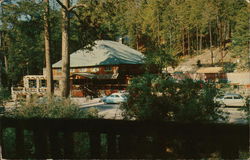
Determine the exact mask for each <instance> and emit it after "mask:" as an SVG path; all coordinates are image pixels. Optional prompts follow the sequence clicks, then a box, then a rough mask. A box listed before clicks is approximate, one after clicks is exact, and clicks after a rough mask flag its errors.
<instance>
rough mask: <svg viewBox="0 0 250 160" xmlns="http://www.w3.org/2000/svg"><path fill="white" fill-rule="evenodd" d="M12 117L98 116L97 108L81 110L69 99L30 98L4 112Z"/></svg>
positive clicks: (6, 115)
mask: <svg viewBox="0 0 250 160" xmlns="http://www.w3.org/2000/svg"><path fill="white" fill-rule="evenodd" d="M4 116H5V117H13V118H98V112H97V110H93V109H92V110H91V111H88V110H87V111H86V110H85V111H83V110H81V109H80V108H79V106H77V105H76V104H74V103H72V101H70V99H64V98H59V97H53V98H51V99H48V98H40V99H38V98H36V97H34V98H31V99H30V100H29V101H28V102H23V103H21V104H20V105H19V106H18V107H15V108H14V109H12V110H11V111H7V112H6V113H5V114H4Z"/></svg>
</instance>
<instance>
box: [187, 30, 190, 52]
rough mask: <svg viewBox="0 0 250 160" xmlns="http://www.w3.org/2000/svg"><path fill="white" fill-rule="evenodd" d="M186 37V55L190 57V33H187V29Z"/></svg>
mask: <svg viewBox="0 0 250 160" xmlns="http://www.w3.org/2000/svg"><path fill="white" fill-rule="evenodd" d="M187 36H188V51H187V54H188V55H190V33H189V28H188V31H187Z"/></svg>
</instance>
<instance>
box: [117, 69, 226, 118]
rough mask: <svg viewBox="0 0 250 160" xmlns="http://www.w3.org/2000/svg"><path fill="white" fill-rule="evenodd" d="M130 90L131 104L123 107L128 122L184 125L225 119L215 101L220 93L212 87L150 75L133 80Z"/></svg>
mask: <svg viewBox="0 0 250 160" xmlns="http://www.w3.org/2000/svg"><path fill="white" fill-rule="evenodd" d="M128 91H129V97H128V101H127V103H125V104H123V105H122V110H123V114H124V116H125V117H126V118H128V119H138V120H161V121H162V120H163V121H183V122H191V121H193V122H194V121H198V122H204V121H205V122H208V121H217V120H219V119H223V120H225V119H226V117H223V116H222V115H223V113H222V111H220V110H219V105H218V104H215V103H214V101H213V98H214V96H215V95H216V94H217V89H216V88H215V86H214V85H213V84H209V83H204V82H201V81H197V82H194V81H193V80H191V79H187V80H182V81H176V80H174V79H172V78H171V77H170V76H162V75H152V74H147V75H144V76H141V77H138V78H134V79H133V80H132V83H131V86H130V87H129V88H128Z"/></svg>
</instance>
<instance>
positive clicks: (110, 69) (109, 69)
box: [104, 66, 112, 71]
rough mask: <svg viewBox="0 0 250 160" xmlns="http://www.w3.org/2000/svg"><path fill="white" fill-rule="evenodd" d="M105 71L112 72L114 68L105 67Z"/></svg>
mask: <svg viewBox="0 0 250 160" xmlns="http://www.w3.org/2000/svg"><path fill="white" fill-rule="evenodd" d="M104 71H112V66H105V68H104Z"/></svg>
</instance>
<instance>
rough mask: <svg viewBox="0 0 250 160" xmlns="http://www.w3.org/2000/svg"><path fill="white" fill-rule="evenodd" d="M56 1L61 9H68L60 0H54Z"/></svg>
mask: <svg viewBox="0 0 250 160" xmlns="http://www.w3.org/2000/svg"><path fill="white" fill-rule="evenodd" d="M56 1H57V3H59V5H60V6H61V7H62V8H63V9H65V10H66V11H69V9H68V8H67V7H66V6H65V5H64V4H63V3H62V2H61V1H60V0H56Z"/></svg>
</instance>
